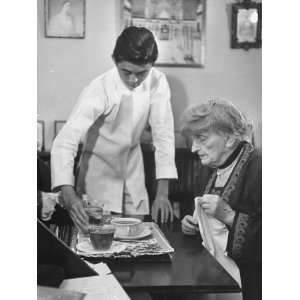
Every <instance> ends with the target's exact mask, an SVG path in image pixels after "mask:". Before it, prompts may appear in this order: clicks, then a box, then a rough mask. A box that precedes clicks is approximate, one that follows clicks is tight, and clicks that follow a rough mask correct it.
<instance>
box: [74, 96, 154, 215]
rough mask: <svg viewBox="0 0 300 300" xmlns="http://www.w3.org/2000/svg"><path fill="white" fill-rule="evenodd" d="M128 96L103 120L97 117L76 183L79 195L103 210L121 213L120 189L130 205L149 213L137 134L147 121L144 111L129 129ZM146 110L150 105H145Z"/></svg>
mask: <svg viewBox="0 0 300 300" xmlns="http://www.w3.org/2000/svg"><path fill="white" fill-rule="evenodd" d="M132 105H133V103H132V96H123V97H122V99H121V102H120V105H119V106H114V107H113V108H112V110H111V111H110V112H109V113H108V114H107V115H105V116H103V115H102V116H100V117H99V118H98V119H97V120H96V121H95V123H94V124H93V125H92V126H91V127H90V129H89V130H88V133H87V135H86V140H85V144H84V148H83V153H82V156H81V159H80V164H79V165H80V168H79V173H78V177H77V182H76V190H77V192H78V194H79V195H82V194H87V195H88V197H89V198H90V199H93V201H95V202H97V203H98V204H101V205H103V207H104V210H107V211H113V212H117V213H122V202H123V195H124V189H125V185H126V192H127V193H129V194H130V196H131V198H132V202H133V205H134V206H136V207H138V205H139V203H140V202H141V201H144V202H145V203H147V204H146V210H147V211H146V212H145V213H148V212H149V203H148V194H147V191H146V187H145V175H144V164H143V156H142V151H141V148H140V144H139V139H140V136H141V133H142V131H143V129H144V127H145V124H146V122H147V118H148V111H149V108H148V109H145V114H144V115H143V116H142V118H141V119H140V121H139V124H138V126H135V128H133V126H132V114H133V109H132ZM149 106H150V101H149Z"/></svg>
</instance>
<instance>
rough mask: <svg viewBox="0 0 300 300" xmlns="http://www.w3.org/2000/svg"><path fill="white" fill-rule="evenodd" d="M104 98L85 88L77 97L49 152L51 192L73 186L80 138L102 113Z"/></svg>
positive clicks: (104, 104) (91, 89) (89, 88)
mask: <svg viewBox="0 0 300 300" xmlns="http://www.w3.org/2000/svg"><path fill="white" fill-rule="evenodd" d="M105 107H106V103H105V100H104V97H103V95H102V94H101V93H99V89H98V90H95V89H93V88H91V87H88V88H86V89H85V90H84V91H83V92H82V94H81V95H80V97H79V100H78V102H77V104H76V106H75V107H74V109H73V111H72V113H71V115H70V118H69V119H68V121H67V122H66V124H65V125H64V126H63V128H62V129H61V130H60V132H59V134H58V135H57V137H56V138H55V140H54V142H53V146H52V150H51V181H52V190H54V191H56V190H57V189H58V188H59V187H60V186H62V185H72V186H74V181H75V180H74V175H73V169H74V158H75V156H76V154H77V150H78V144H79V142H80V140H81V138H82V137H83V136H84V135H85V134H86V132H87V130H88V129H89V128H90V126H91V125H92V124H93V123H94V121H95V120H96V119H97V118H98V117H99V116H100V115H101V114H103V113H104V111H105Z"/></svg>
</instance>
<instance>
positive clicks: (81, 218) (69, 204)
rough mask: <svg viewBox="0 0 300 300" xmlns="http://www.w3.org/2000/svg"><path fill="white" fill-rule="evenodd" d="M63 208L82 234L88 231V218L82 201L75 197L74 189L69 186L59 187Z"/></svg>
mask: <svg viewBox="0 0 300 300" xmlns="http://www.w3.org/2000/svg"><path fill="white" fill-rule="evenodd" d="M61 192H62V197H63V203H64V206H65V207H66V208H67V210H68V211H69V213H70V216H71V218H72V220H73V222H74V224H75V225H76V226H77V227H78V228H79V229H80V230H81V231H82V232H84V233H86V232H87V231H88V225H89V223H88V216H87V215H86V213H85V210H84V208H83V202H82V200H81V199H80V198H79V197H78V196H77V195H76V193H75V191H74V188H73V187H72V186H70V185H64V186H62V187H61Z"/></svg>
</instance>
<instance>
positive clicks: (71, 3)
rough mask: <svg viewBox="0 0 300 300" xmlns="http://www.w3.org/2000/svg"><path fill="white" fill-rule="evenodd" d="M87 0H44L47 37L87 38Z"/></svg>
mask: <svg viewBox="0 0 300 300" xmlns="http://www.w3.org/2000/svg"><path fill="white" fill-rule="evenodd" d="M85 10H86V3H85V0H44V12H45V14H44V15H45V37H47V38H72V39H83V38H85Z"/></svg>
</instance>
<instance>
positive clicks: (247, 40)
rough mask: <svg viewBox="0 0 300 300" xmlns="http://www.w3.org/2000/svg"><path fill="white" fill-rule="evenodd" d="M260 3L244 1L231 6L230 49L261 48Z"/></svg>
mask: <svg viewBox="0 0 300 300" xmlns="http://www.w3.org/2000/svg"><path fill="white" fill-rule="evenodd" d="M261 29H262V6H261V3H257V2H251V1H249V0H248V1H247V0H246V1H244V2H241V3H235V4H232V8H231V43H230V46H231V48H243V49H245V50H248V49H250V48H261Z"/></svg>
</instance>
